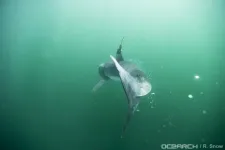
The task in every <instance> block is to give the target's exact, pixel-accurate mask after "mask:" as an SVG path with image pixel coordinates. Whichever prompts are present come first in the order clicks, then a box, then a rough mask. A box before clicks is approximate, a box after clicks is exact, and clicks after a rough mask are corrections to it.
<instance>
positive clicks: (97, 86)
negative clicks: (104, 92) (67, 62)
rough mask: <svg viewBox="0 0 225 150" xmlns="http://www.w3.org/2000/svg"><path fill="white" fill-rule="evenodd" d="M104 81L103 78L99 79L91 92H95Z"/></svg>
mask: <svg viewBox="0 0 225 150" xmlns="http://www.w3.org/2000/svg"><path fill="white" fill-rule="evenodd" d="M104 83H105V80H103V79H102V80H100V81H99V82H98V83H97V84H96V85H95V86H94V87H93V89H92V92H96V91H97V90H98V89H99V88H100V87H101V86H102V85H103V84H104Z"/></svg>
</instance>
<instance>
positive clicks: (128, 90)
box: [93, 42, 152, 133]
mask: <svg viewBox="0 0 225 150" xmlns="http://www.w3.org/2000/svg"><path fill="white" fill-rule="evenodd" d="M121 50H122V42H121V44H120V46H119V48H118V49H117V52H116V58H114V57H113V56H111V55H110V57H111V59H112V60H113V62H108V63H104V64H101V65H100V66H99V74H100V76H101V78H102V79H101V80H100V81H99V83H98V84H97V85H96V86H95V87H94V88H93V91H96V90H97V89H98V88H100V87H101V86H102V85H103V84H104V83H105V82H106V81H107V80H119V81H121V83H122V85H123V89H124V92H125V94H126V96H127V100H128V114H127V119H126V123H125V124H124V127H123V133H124V131H125V130H126V127H127V125H128V123H129V121H130V118H131V116H132V114H133V113H134V111H135V110H136V109H137V106H138V104H139V102H140V97H142V96H145V95H147V94H148V93H149V92H150V91H151V88H152V87H151V84H150V82H149V81H148V80H147V76H146V75H145V74H144V72H143V71H141V70H140V69H139V68H138V67H137V66H136V65H135V64H134V63H133V62H130V61H126V60H124V58H123V56H122V51H121Z"/></svg>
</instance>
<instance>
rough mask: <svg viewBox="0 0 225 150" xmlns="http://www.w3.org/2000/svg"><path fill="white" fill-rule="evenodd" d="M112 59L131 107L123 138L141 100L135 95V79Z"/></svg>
mask: <svg viewBox="0 0 225 150" xmlns="http://www.w3.org/2000/svg"><path fill="white" fill-rule="evenodd" d="M110 57H111V59H112V60H113V62H114V63H115V66H116V68H117V70H118V71H119V75H120V79H121V82H122V85H123V89H124V92H125V93H126V96H127V99H128V106H129V107H128V113H127V118H126V122H125V124H124V127H123V133H122V136H123V134H124V132H125V130H126V128H127V125H128V124H129V122H130V119H131V116H132V114H133V113H134V111H135V110H136V109H137V106H138V104H139V101H140V99H139V98H138V97H137V96H136V95H135V91H134V90H135V88H134V87H133V86H136V81H135V79H134V78H133V77H132V76H131V75H130V74H129V73H128V72H127V71H126V70H125V69H124V68H122V67H121V65H120V64H119V63H118V62H117V60H116V59H115V58H114V57H113V56H111V55H110ZM122 136H121V137H122Z"/></svg>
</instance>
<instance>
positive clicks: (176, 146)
mask: <svg viewBox="0 0 225 150" xmlns="http://www.w3.org/2000/svg"><path fill="white" fill-rule="evenodd" d="M161 149H198V145H195V144H162V145H161Z"/></svg>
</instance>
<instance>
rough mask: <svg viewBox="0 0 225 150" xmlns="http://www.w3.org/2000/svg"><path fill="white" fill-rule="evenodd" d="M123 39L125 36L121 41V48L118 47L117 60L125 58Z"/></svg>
mask: <svg viewBox="0 0 225 150" xmlns="http://www.w3.org/2000/svg"><path fill="white" fill-rule="evenodd" d="M123 39H124V37H123V38H122V40H121V43H120V46H119V48H118V49H117V51H116V60H117V61H123V60H124V59H123V55H122V44H123Z"/></svg>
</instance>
